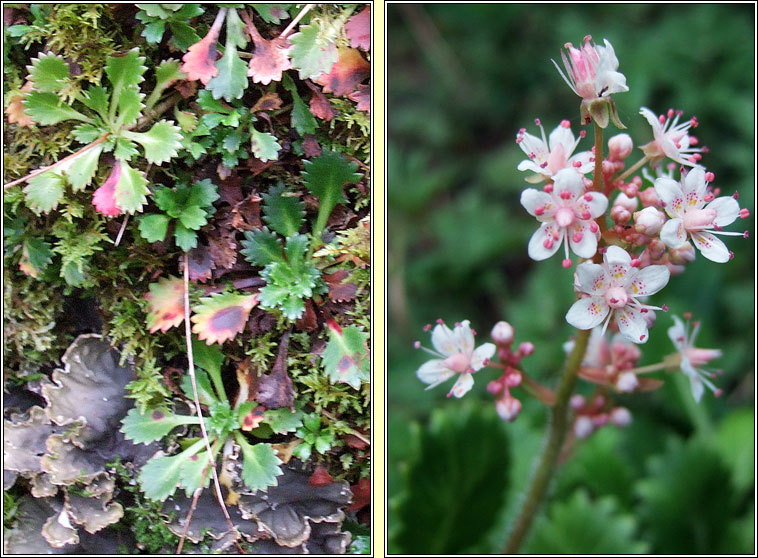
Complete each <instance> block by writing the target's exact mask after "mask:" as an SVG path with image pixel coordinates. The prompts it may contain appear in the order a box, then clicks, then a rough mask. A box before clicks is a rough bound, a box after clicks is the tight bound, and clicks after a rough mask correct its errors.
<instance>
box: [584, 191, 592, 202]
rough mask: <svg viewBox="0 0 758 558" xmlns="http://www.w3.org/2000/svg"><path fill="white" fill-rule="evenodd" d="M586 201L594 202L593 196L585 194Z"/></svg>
mask: <svg viewBox="0 0 758 558" xmlns="http://www.w3.org/2000/svg"><path fill="white" fill-rule="evenodd" d="M584 199H585V200H587V201H592V194H591V193H589V192H587V193H586V194H584Z"/></svg>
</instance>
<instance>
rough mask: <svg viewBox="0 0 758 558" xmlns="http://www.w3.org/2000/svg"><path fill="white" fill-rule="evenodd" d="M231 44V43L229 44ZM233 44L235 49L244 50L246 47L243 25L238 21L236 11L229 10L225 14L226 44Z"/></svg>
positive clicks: (238, 17) (227, 45) (245, 34)
mask: <svg viewBox="0 0 758 558" xmlns="http://www.w3.org/2000/svg"><path fill="white" fill-rule="evenodd" d="M230 42H231V43H230ZM229 44H233V45H234V46H235V47H237V48H245V45H247V33H246V32H245V24H244V23H243V22H242V20H241V19H240V16H239V14H238V13H237V10H236V9H230V10H229V12H228V13H227V14H226V44H225V46H226V47H227V48H229Z"/></svg>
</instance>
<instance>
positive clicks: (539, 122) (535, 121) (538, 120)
mask: <svg viewBox="0 0 758 558" xmlns="http://www.w3.org/2000/svg"><path fill="white" fill-rule="evenodd" d="M534 123H535V124H536V125H537V126H541V125H542V122H541V121H540V119H539V118H535V119H534Z"/></svg>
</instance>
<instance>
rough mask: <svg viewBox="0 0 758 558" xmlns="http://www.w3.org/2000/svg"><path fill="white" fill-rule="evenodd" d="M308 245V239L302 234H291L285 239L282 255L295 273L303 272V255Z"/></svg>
mask: <svg viewBox="0 0 758 558" xmlns="http://www.w3.org/2000/svg"><path fill="white" fill-rule="evenodd" d="M308 244H309V242H308V237H307V236H305V235H304V234H293V235H292V236H290V237H287V245H286V246H285V248H284V254H285V256H286V257H287V263H288V265H289V267H291V268H292V269H293V270H294V271H296V272H300V271H304V267H305V265H304V264H305V263H306V262H305V254H306V253H307V252H308ZM311 286H313V285H311Z"/></svg>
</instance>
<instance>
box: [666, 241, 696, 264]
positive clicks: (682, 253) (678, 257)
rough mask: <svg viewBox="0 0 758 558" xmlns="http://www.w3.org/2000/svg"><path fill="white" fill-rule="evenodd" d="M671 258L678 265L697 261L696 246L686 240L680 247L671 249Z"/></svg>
mask: <svg viewBox="0 0 758 558" xmlns="http://www.w3.org/2000/svg"><path fill="white" fill-rule="evenodd" d="M669 260H671V263H673V264H676V265H685V264H687V263H689V262H694V261H695V247H694V246H693V245H692V244H690V243H689V242H686V243H684V244H682V246H681V247H679V248H670V249H669Z"/></svg>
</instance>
